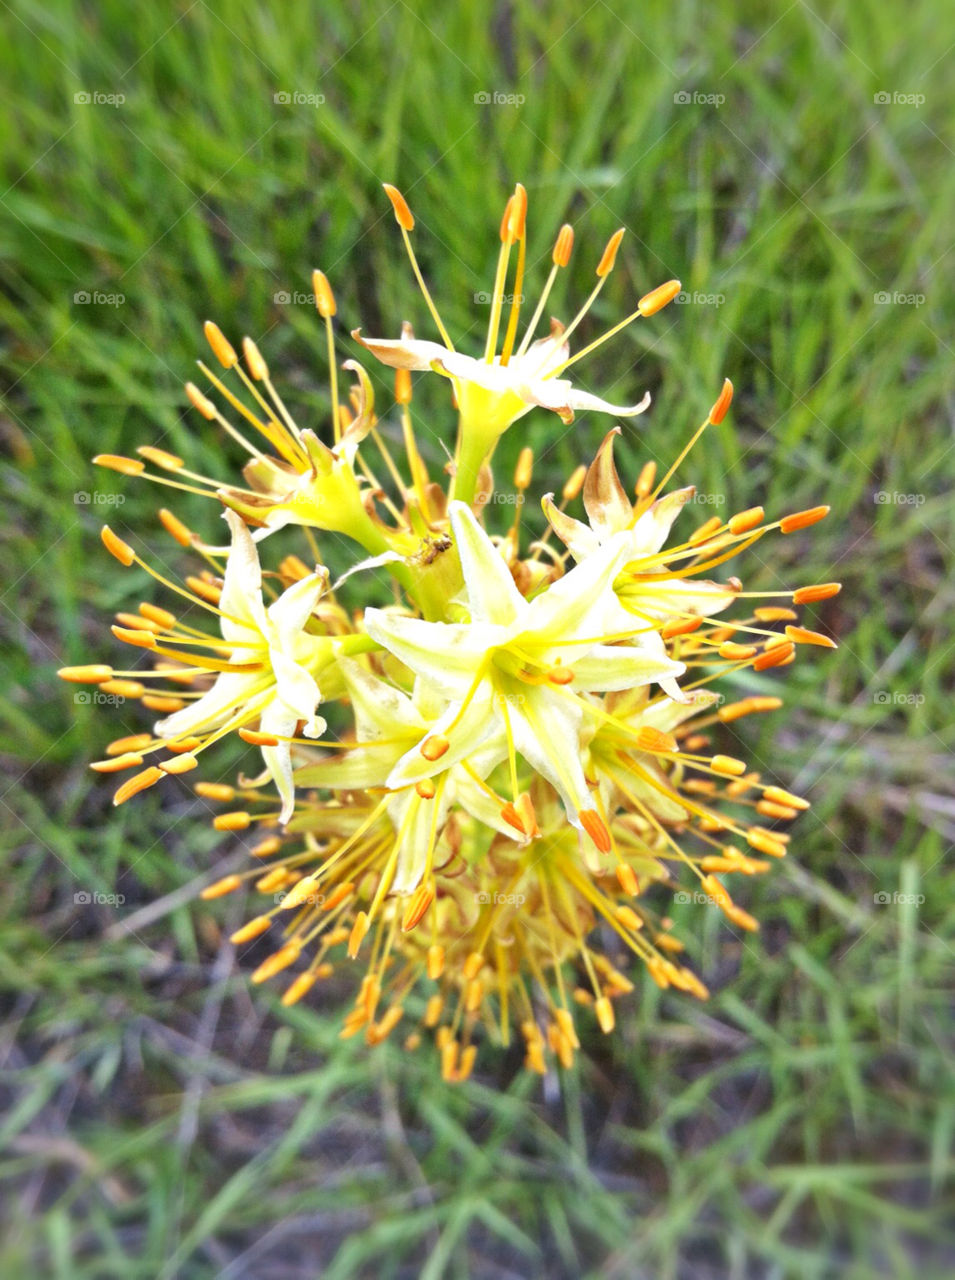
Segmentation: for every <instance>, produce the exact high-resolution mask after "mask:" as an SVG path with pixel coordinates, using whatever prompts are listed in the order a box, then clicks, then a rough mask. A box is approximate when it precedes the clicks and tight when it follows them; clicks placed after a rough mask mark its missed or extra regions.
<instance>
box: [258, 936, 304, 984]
mask: <svg viewBox="0 0 955 1280" xmlns="http://www.w3.org/2000/svg"><path fill="white" fill-rule="evenodd" d="M301 953H302V948H301V945H300V944H299V943H298V942H287V943H286V944H285V946H284V947H280V948H279V949H278V951H276V952H275V953H274V954H273V955H270V956H269V957H268V958H267V959H266V960H263V961H262V963H261V964H260V965H259V967H258V968H257V969H256V971H255V972H254V973H253V975H252V981H253V982H265V981H266V979H268V978H272V977H274V976H275V975H276V974H277V973H281V972H282V970H283V969H287V968H288V967H289V965H290V964H294V963H295V961H296V960H297V959H298V958H299V956H300V955H301Z"/></svg>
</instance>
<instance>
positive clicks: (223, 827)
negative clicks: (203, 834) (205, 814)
mask: <svg viewBox="0 0 955 1280" xmlns="http://www.w3.org/2000/svg"><path fill="white" fill-rule="evenodd" d="M212 825H213V827H214V828H215V830H216V831H245V830H246V828H247V827H249V826H251V825H252V815H251V813H246V812H245V810H244V809H237V810H236V812H235V813H220V814H218V815H217V816H216V817H215V818H213V819H212Z"/></svg>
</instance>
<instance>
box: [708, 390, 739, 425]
mask: <svg viewBox="0 0 955 1280" xmlns="http://www.w3.org/2000/svg"><path fill="white" fill-rule="evenodd" d="M732 403H733V384H732V382H730V380H729V378H726V379H724V381H723V389H722V391H721V392H720V394H719V395H718V396H717V397H716V403H715V404H714V405H713V408H712V409H711V410H710V418H709V420H710V424H711V426H714V427H718V426H719V424H720V423H721V422H722V421H723V419H724V418H725V417H726V413H727V410H728V409H729V407H730V405H731V404H732Z"/></svg>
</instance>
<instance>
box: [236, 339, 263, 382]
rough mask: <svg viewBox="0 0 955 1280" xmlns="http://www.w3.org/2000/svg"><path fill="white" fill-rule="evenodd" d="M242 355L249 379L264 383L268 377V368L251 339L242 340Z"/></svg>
mask: <svg viewBox="0 0 955 1280" xmlns="http://www.w3.org/2000/svg"><path fill="white" fill-rule="evenodd" d="M242 354H243V355H244V356H245V367H246V368H247V369H248V371H249V377H250V378H252V379H253V381H255V382H263V381H265V379H267V378H268V376H269V366H268V365H267V364H266V363H265V361H264V360H263V358H262V352H261V351H260V350H259V349H258V347H257V346H256V345H255V343H254V342H253V341H252V339H251V338H248V337H246V338H243V339H242Z"/></svg>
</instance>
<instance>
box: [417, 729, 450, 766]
mask: <svg viewBox="0 0 955 1280" xmlns="http://www.w3.org/2000/svg"><path fill="white" fill-rule="evenodd" d="M450 746H451V743H450V742H449V741H448V740H447V738H444V737H442V736H441V734H440V733H435V734H432V735H431V737H430V738H425V740H424V742H422V744H421V746H420V747H419V748H418V750H419V751H420V752H421V754H422V755H423V756H424V758H425V760H430V761H431V763H432V764H433V763H434V761H435V760H440V759H441V757H442V756H443V755H444V754H445V752H446V751H447V750H448V748H449V747H450Z"/></svg>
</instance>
